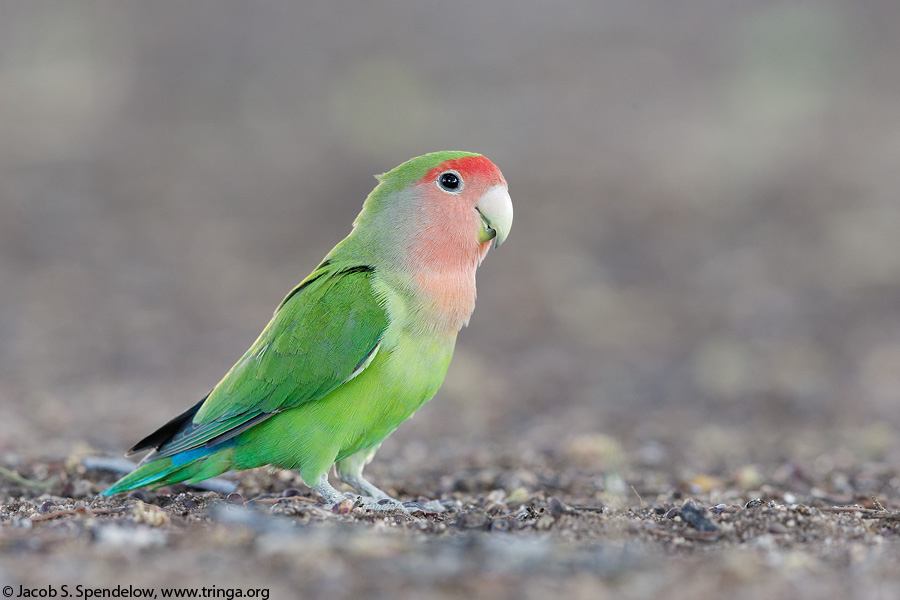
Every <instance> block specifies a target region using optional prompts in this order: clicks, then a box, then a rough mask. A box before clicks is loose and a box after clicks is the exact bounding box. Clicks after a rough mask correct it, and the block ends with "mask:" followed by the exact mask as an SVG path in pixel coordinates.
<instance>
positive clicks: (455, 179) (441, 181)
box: [437, 171, 463, 193]
mask: <svg viewBox="0 0 900 600" xmlns="http://www.w3.org/2000/svg"><path fill="white" fill-rule="evenodd" d="M437 184H438V185H439V186H440V188H441V189H442V190H444V191H447V192H452V193H458V192H460V191H462V184H463V182H462V178H461V177H460V176H459V173H456V172H455V171H447V172H445V173H441V175H440V176H439V177H438V179H437Z"/></svg>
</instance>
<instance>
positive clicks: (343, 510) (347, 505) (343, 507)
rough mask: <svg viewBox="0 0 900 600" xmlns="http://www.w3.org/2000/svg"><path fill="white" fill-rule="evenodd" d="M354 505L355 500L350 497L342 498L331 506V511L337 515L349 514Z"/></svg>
mask: <svg viewBox="0 0 900 600" xmlns="http://www.w3.org/2000/svg"><path fill="white" fill-rule="evenodd" d="M354 505H355V502H354V501H353V500H351V499H350V498H344V499H343V500H341V501H340V502H338V503H337V504H335V505H334V506H332V507H331V511H332V512H334V513H336V514H339V515H349V514H350V513H351V512H353V507H354Z"/></svg>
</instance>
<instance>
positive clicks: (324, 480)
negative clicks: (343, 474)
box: [312, 473, 344, 506]
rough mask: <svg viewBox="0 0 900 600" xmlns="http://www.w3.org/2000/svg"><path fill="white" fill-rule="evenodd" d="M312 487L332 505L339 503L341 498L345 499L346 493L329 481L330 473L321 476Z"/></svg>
mask: <svg viewBox="0 0 900 600" xmlns="http://www.w3.org/2000/svg"><path fill="white" fill-rule="evenodd" d="M312 489H314V490H316V491H317V492H319V495H320V496H322V497H323V498H325V503H326V504H329V505H331V506H334V505H335V504H338V503H339V502H341V500H343V499H344V495H343V494H342V493H340V492H339V491H337V490H336V489H334V488H333V487H332V486H331V484H330V483H328V473H324V474H323V475H322V476H321V477H320V478H319V481H318V482H317V483H316V485H314V486H312Z"/></svg>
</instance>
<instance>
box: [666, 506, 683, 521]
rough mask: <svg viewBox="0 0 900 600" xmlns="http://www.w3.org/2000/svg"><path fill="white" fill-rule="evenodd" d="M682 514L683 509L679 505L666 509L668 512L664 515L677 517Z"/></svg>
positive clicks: (672, 517)
mask: <svg viewBox="0 0 900 600" xmlns="http://www.w3.org/2000/svg"><path fill="white" fill-rule="evenodd" d="M680 514H681V509H680V508H679V507H677V506H675V507H672V508H670V509H669V510H667V511H666V514H665V515H663V518H664V519H674V518H675V517H677V516H679V515H680Z"/></svg>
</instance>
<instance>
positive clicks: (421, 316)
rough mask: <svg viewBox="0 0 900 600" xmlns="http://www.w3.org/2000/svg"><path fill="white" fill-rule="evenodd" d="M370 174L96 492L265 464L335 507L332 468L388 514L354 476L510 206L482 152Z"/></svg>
mask: <svg viewBox="0 0 900 600" xmlns="http://www.w3.org/2000/svg"><path fill="white" fill-rule="evenodd" d="M376 178H377V179H378V184H377V185H376V187H375V189H374V190H373V191H372V193H371V194H369V196H368V197H367V198H366V200H365V202H364V203H363V208H362V211H361V212H360V214H359V216H358V217H357V218H356V220H355V221H354V222H353V229H352V231H351V233H350V235H348V236H347V237H346V238H345V239H344V240H343V241H341V242H340V243H339V244H338V245H337V246H335V247H334V249H333V250H332V251H331V252H329V253H328V255H327V256H326V257H325V259H324V260H323V261H322V263H321V264H320V265H319V266H318V267H316V269H315V270H314V271H313V272H312V273H311V274H310V275H309V276H308V277H307V278H306V279H304V280H303V281H302V282H300V284H299V285H297V286H296V287H295V288H294V289H293V290H292V291H291V292H290V293H289V294H288V295H287V297H286V298H285V299H284V300H283V301H282V302H281V304H280V305H279V306H278V308H277V309H276V310H275V315H274V316H273V317H272V320H271V321H270V322H269V324H268V325H267V326H266V328H265V329H264V330H263V332H262V333H261V334H260V336H259V338H258V339H257V340H256V342H254V343H253V345H252V346H251V347H250V349H249V350H247V352H246V353H245V354H244V356H243V357H242V358H241V359H240V360H239V361H238V362H237V364H236V365H234V366H233V367H232V368H231V370H230V371H228V373H226V374H225V376H224V377H223V378H222V380H221V381H220V382H219V383H218V384H217V385H216V386H215V387H214V388H213V389H212V391H211V392H210V393H209V394H208V395H207V396H206V397H205V398H204V399H203V400H201V401H200V402H198V403H197V404H196V405H194V406H193V407H191V408H189V409H188V410H186V411H185V412H183V413H182V414H180V415H178V416H177V417H175V418H174V419H172V420H171V421H169V422H168V423H166V424H165V425H163V426H162V427H160V428H159V429H158V430H156V431H155V432H153V433H151V434H150V435H148V436H147V437H145V438H144V439H142V440H141V441H139V442H138V443H137V444H135V445H134V447H132V448H131V449H130V450H129V454H133V453H135V452H140V451H143V450H150V451H151V452H150V453H149V454H148V455H147V456H146V457H145V458H144V460H143V461H142V462H141V464H140V465H139V466H138V468H137V469H136V470H134V471H133V472H131V473H130V474H128V475H126V476H125V477H123V478H122V479H120V480H119V481H118V482H116V483H115V484H114V485H112V486H111V487H110V488H109V489H107V490H105V491H104V492H103V495H105V496H110V495H112V494H115V493H118V492H124V491H127V490H132V489H136V488H140V487H145V486H148V487H160V486H164V485H169V484H173V483H177V482H185V483H197V482H199V481H202V480H204V479H208V478H210V477H214V476H216V475H219V474H221V473H224V472H225V471H229V470H240V469H250V468H253V467H259V466H262V465H274V466H277V467H281V468H284V469H297V470H298V471H299V473H300V476H301V477H302V478H303V481H305V482H306V484H307V485H309V486H310V487H312V488H313V489H315V490H316V491H317V492H318V493H319V494H321V495H322V496H323V497H324V498H325V500H326V502H328V503H329V504H332V505H334V504H336V503H338V502H340V501H341V500H343V499H344V495H342V494H341V493H340V492H338V491H337V490H336V489H335V488H334V487H332V485H331V484H330V483H329V481H328V473H329V471H330V470H331V467H332V465H335V466H336V469H335V470H336V472H337V476H338V478H339V479H340V480H341V481H343V482H344V483H346V484H347V485H349V486H350V487H352V488H353V489H355V490H356V491H357V492H359V493H360V494H361V495H362V496H363V497H364V499H365V503H364V506H366V507H368V508H385V507H386V506H387V507H396V506H397V505H398V503H397V501H396V500H394V499H393V498H391V497H390V496H389V495H388V494H386V493H385V492H383V491H382V490H380V489H378V488H377V487H375V486H374V485H373V484H371V483H369V482H368V481H367V480H366V479H365V478H364V477H363V474H362V472H363V468H364V467H365V466H366V465H367V464H368V463H369V462H370V461H371V460H372V458H373V456H374V455H375V452H376V451H377V450H378V447H379V446H380V445H381V443H382V441H383V440H384V439H385V438H386V437H387V436H388V435H390V434H391V432H393V431H394V429H396V428H397V426H399V425H400V424H401V423H402V422H403V421H405V420H406V419H408V418H409V417H410V416H412V414H413V413H414V412H415V411H416V410H417V409H418V408H419V407H420V406H422V404H424V403H425V402H426V401H427V400H429V399H430V398H431V397H432V396H434V394H435V392H437V390H438V388H439V387H440V385H441V383H442V382H443V379H444V375H445V374H446V372H447V367H448V366H449V364H450V358H451V356H452V355H453V348H454V345H455V343H456V336H457V333H458V332H459V330H460V329H461V328H462V327H463V326H465V325H467V324H468V322H469V317H470V316H471V314H472V311H473V309H474V307H475V271H476V269H477V268H478V266H479V264H480V263H481V261H482V260H483V259H484V257H485V255H487V253H488V250H489V249H490V247H491V246H492V245H493V246H499V245H500V244H501V243H503V241H504V240H505V239H506V236H507V235H508V234H509V229H510V226H511V225H512V220H513V207H512V201H511V200H510V197H509V192H508V189H507V184H506V180H505V179H504V177H503V174H502V173H501V172H500V170H499V169H498V168H497V167H496V166H495V165H494V164H493V163H492V162H491V161H490V160H488V159H487V158H485V157H484V156H481V155H480V154H473V153H469V152H434V153H431V154H426V155H424V156H420V157H418V158H413V159H411V160H409V161H407V162H405V163H403V164H402V165H400V166H398V167H397V168H395V169H393V170H391V171H389V172H387V173H385V174H383V175H381V176H377V177H376Z"/></svg>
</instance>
